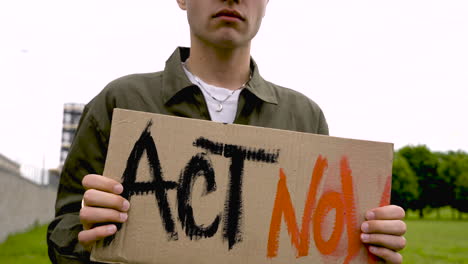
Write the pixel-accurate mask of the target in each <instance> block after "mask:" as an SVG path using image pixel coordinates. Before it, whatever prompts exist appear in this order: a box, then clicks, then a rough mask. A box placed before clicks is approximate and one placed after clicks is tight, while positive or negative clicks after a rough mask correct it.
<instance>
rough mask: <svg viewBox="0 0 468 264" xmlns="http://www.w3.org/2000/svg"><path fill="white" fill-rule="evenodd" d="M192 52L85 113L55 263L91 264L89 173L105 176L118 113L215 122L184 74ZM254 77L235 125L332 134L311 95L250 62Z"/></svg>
mask: <svg viewBox="0 0 468 264" xmlns="http://www.w3.org/2000/svg"><path fill="white" fill-rule="evenodd" d="M189 53H190V50H189V49H188V48H178V49H177V50H176V51H175V52H174V53H173V54H172V56H171V57H170V58H169V59H168V60H167V62H166V67H165V69H164V71H162V72H156V73H148V74H134V75H129V76H125V77H122V78H119V79H117V80H115V81H113V82H111V83H110V84H109V85H107V87H105V88H104V90H103V91H102V92H101V93H100V94H98V95H97V96H96V97H95V98H94V99H93V100H92V101H91V102H90V103H89V104H88V105H87V106H86V107H85V109H84V112H83V115H82V117H81V120H80V125H79V127H78V130H77V132H76V135H75V138H74V141H73V144H72V146H71V149H70V152H69V154H68V157H67V160H66V161H65V165H64V167H63V170H62V174H61V177H60V185H59V188H58V193H57V201H56V205H55V212H56V216H55V219H54V220H53V221H52V222H51V223H50V225H49V229H48V233H47V242H48V246H49V257H50V259H51V260H52V262H53V263H89V253H87V252H86V251H85V250H84V249H83V247H82V246H81V245H80V244H79V243H78V232H80V231H81V230H82V226H81V224H80V219H79V211H80V208H81V200H82V198H83V193H84V191H85V189H84V188H83V186H82V185H81V181H82V179H83V177H84V176H85V175H87V174H102V172H103V170H104V163H105V160H106V153H107V146H108V143H109V134H110V127H111V120H112V111H113V109H114V108H124V109H131V110H137V111H144V112H151V113H159V114H166V115H174V116H181V117H189V118H197V119H205V120H210V114H209V112H208V109H207V106H206V102H205V99H204V97H203V94H202V92H201V91H200V89H199V88H198V87H197V86H196V85H194V84H192V83H191V82H190V81H189V79H188V78H187V76H186V75H185V73H184V70H183V69H182V66H181V61H184V60H185V59H187V58H188V56H189ZM251 70H252V78H251V80H250V81H249V82H248V83H247V85H246V88H245V89H243V90H242V92H241V94H240V96H239V103H238V109H237V113H236V119H235V121H234V123H236V124H243V125H252V126H260V127H269V128H277V129H285V130H294V131H300V132H309V133H315V134H325V135H328V126H327V122H326V120H325V117H324V115H323V113H322V110H321V109H320V108H319V107H318V105H317V104H316V103H314V102H313V101H311V100H310V99H309V98H307V97H306V96H304V95H302V94H300V93H298V92H295V91H293V90H290V89H287V88H284V87H280V86H278V85H275V84H273V83H270V82H267V81H265V80H264V79H263V78H262V77H261V76H260V73H259V71H258V68H257V66H256V64H255V62H254V61H253V60H251Z"/></svg>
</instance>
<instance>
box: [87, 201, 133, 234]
mask: <svg viewBox="0 0 468 264" xmlns="http://www.w3.org/2000/svg"><path fill="white" fill-rule="evenodd" d="M127 218H128V215H127V213H122V212H120V211H117V210H114V209H108V208H98V207H89V206H85V207H83V208H81V210H80V221H81V223H82V224H83V227H84V229H90V227H91V226H93V225H94V224H97V223H106V222H117V223H124V222H125V221H127Z"/></svg>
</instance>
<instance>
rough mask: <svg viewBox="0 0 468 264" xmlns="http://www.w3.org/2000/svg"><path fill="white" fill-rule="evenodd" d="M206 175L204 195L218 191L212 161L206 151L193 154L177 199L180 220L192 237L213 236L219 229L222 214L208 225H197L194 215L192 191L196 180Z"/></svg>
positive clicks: (182, 179)
mask: <svg viewBox="0 0 468 264" xmlns="http://www.w3.org/2000/svg"><path fill="white" fill-rule="evenodd" d="M201 176H203V177H205V183H206V185H205V190H204V193H203V195H207V194H209V193H211V192H214V191H216V182H215V174H214V171H213V166H211V162H210V161H209V159H207V157H206V154H205V153H198V154H197V155H195V156H193V157H192V159H191V160H190V161H189V163H188V164H187V166H186V167H185V169H184V170H183V171H182V173H181V174H180V180H179V187H178V188H177V201H178V209H179V220H180V222H181V224H182V228H183V229H185V234H186V235H187V236H188V237H190V239H195V240H197V239H200V238H202V237H204V238H207V237H212V236H214V234H216V232H217V231H218V226H219V221H220V216H219V215H218V216H216V218H215V220H214V221H213V222H212V223H211V224H210V225H209V226H207V227H204V226H203V225H196V224H195V219H194V217H193V208H192V205H191V197H192V196H191V193H192V189H193V186H194V184H195V181H196V179H197V178H198V177H201Z"/></svg>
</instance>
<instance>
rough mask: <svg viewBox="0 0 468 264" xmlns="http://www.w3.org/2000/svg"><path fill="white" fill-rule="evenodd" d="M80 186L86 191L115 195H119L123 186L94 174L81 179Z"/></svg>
mask: <svg viewBox="0 0 468 264" xmlns="http://www.w3.org/2000/svg"><path fill="white" fill-rule="evenodd" d="M82 184H83V187H85V189H86V190H89V189H96V190H100V191H104V192H109V193H115V194H121V193H122V191H123V186H122V184H120V183H119V182H117V181H115V180H113V179H111V178H107V177H104V176H101V175H96V174H88V175H86V176H85V177H84V178H83V181H82Z"/></svg>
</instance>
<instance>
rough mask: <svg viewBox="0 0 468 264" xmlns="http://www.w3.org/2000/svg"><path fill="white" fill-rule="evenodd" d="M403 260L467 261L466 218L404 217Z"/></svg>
mask: <svg viewBox="0 0 468 264" xmlns="http://www.w3.org/2000/svg"><path fill="white" fill-rule="evenodd" d="M406 224H407V226H408V232H407V234H406V235H405V237H406V240H407V245H406V248H405V249H404V250H403V251H402V255H403V259H404V263H411V264H413V263H414V264H419V263H421V264H423V263H431V264H432V263H434V264H439V263H440V264H442V263H459V264H468V221H450V220H439V221H434V220H412V219H408V220H406Z"/></svg>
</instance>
